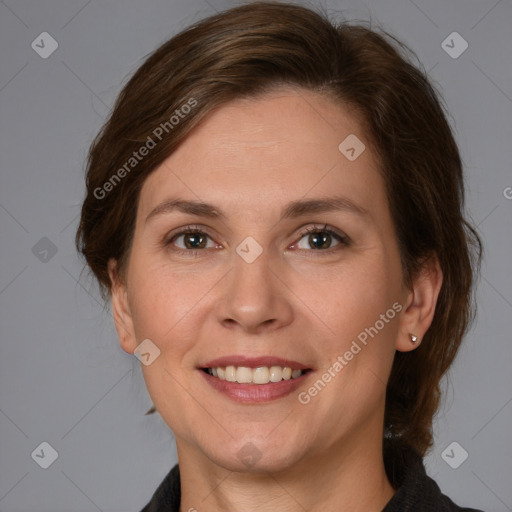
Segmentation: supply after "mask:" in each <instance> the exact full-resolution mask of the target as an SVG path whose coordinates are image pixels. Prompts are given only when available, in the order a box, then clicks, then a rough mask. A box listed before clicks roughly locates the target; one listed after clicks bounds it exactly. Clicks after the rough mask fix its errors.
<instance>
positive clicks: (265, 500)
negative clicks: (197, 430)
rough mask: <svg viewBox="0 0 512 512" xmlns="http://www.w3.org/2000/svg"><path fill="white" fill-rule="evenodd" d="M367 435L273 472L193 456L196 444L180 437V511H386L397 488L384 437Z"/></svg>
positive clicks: (346, 441)
mask: <svg viewBox="0 0 512 512" xmlns="http://www.w3.org/2000/svg"><path fill="white" fill-rule="evenodd" d="M359 437H360V438H361V436H359ZM362 439H363V441H364V442H359V443H357V444H356V443H355V442H354V441H355V440H354V439H343V440H342V441H340V443H339V444H338V445H333V446H329V448H328V449H326V450H325V452H324V453H316V454H315V456H305V457H303V458H302V459H301V460H299V461H297V462H295V463H294V464H293V465H292V466H291V467H289V468H286V470H281V471H275V472H272V473H270V472H254V471H247V472H233V471H229V470H226V469H224V468H221V467H220V466H218V465H217V464H215V463H213V462H212V461H211V460H209V459H206V457H204V455H201V456H199V457H194V456H190V455H192V454H191V452H190V450H189V448H190V447H186V448H185V450H184V449H183V448H184V446H183V443H178V460H179V464H180V475H181V492H182V497H181V507H180V512H187V511H189V510H194V509H195V510H197V511H198V512H203V511H208V512H217V511H219V512H220V511H225V510H244V512H266V511H274V510H281V511H283V512H303V511H304V510H308V511H310V512H317V511H318V512H319V511H322V512H323V511H325V510H340V511H345V510H346V511H351V512H363V511H364V512H372V511H375V512H380V511H381V510H382V509H383V508H384V506H385V505H386V503H387V502H388V501H389V500H390V499H391V497H392V496H393V494H394V490H393V488H392V486H391V484H390V482H389V480H388V478H387V476H386V472H385V469H384V461H383V456H382V440H381V439H379V438H377V439H376V441H375V442H373V443H372V442H368V438H366V439H364V436H363V437H362ZM180 444H181V447H180ZM180 448H181V449H180Z"/></svg>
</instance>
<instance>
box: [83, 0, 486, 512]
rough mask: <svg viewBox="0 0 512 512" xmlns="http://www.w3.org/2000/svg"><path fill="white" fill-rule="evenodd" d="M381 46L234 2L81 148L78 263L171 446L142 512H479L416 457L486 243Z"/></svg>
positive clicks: (372, 37)
mask: <svg viewBox="0 0 512 512" xmlns="http://www.w3.org/2000/svg"><path fill="white" fill-rule="evenodd" d="M394 43H396V41H394V42H393V41H392V38H391V36H387V35H380V34H378V33H377V32H374V31H372V30H369V29H367V28H364V27H362V26H350V25H348V24H341V25H334V24H332V23H331V22H329V21H328V20H327V19H325V18H324V17H322V16H320V15H318V14H315V13H314V12H312V11H311V10H308V9H306V8H304V7H300V6H296V5H290V4H280V3H273V2H261V3H260V2H257V3H252V4H249V5H245V6H241V7H236V8H234V9H231V10H229V11H225V12H223V13H220V14H217V15H215V16H212V17H211V18H209V19H206V20H204V21H202V22H199V23H198V24H196V25H195V26H193V27H191V28H189V29H187V30H185V31H183V32H182V33H180V34H178V35H176V36H175V37H173V38H172V39H171V40H170V41H168V42H166V43H165V44H164V45H163V46H161V47H160V48H159V49H158V50H157V51H156V52H155V53H153V54H152V55H151V56H150V57H149V58H148V59H147V61H146V62H145V63H144V64H143V65H142V66H141V67H140V69H139V70H138V71H137V72H136V73H135V75H134V76H133V78H132V79H131V80H130V81H129V82H128V84H127V85H126V86H125V87H124V89H123V91H122V92H121V94H120V96H119V98H118V100H117V102H116V104H115V107H114V109H113V112H112V114H111V117H110V119H109V120H108V122H107V123H106V125H105V126H104V128H103V130H102V132H101V133H100V134H99V135H98V136H97V138H96V140H95V141H94V143H93V145H92V147H91V150H90V155H89V160H88V174H87V196H86V198H85V201H84V204H83V209H82V217H81V223H80V227H79V230H78V233H77V246H78V248H79V250H80V251H81V252H82V254H83V255H84V256H85V258H86V261H87V263H88V265H89V266H90V268H91V269H92V271H93V273H94V274H95V276H96V278H97V279H98V281H99V283H100V285H101V287H102V290H103V293H104V297H105V298H110V299H111V301H112V310H113V316H114V322H115V325H116V329H117V332H118V336H119V340H120V343H121V346H122V347H123V349H124V350H125V351H127V352H129V353H133V354H136V355H137V357H138V358H139V359H140V360H141V362H142V363H143V365H142V370H143V374H144V379H145V382H146V385H147V387H148V391H149V393H150V396H151V398H152V400H153V403H154V404H155V408H153V409H152V411H154V410H155V409H156V410H157V411H158V412H159V414H160V415H161V416H162V418H163V419H164V420H165V421H166V423H167V424H168V425H169V427H170V428H171V429H172V431H173V432H174V435H175V438H176V444H177V453H178V462H179V466H178V465H176V466H175V467H174V468H173V469H172V470H171V471H170V472H169V474H168V475H167V477H166V478H165V480H164V481H163V482H162V484H161V485H160V487H159V488H158V489H157V491H156V492H155V494H154V496H153V497H152V499H151V501H150V503H148V505H147V506H146V507H145V508H144V511H146V512H155V511H164V510H165V511H167V510H169V511H178V510H181V511H185V510H188V511H191V510H197V511H203V510H205V511H220V510H243V511H251V510H258V511H259V512H261V511H263V510H290V511H295V510H297V511H299V510H310V511H315V510H329V511H330V510H350V511H365V512H368V511H380V510H384V511H386V512H390V511H398V510H414V511H427V510H428V511H456V510H457V511H458V510H471V509H462V508H459V507H458V506H457V505H455V504H454V503H453V502H452V501H451V500H450V499H449V498H447V497H446V496H444V495H443V494H442V493H441V491H440V489H439V487H438V486H437V484H436V483H435V482H434V481H433V480H432V479H430V478H429V477H428V476H427V475H426V473H425V470H424V466H423V463H422V457H423V456H424V454H425V453H426V451H427V450H428V448H429V447H430V446H431V445H432V418H433V415H434V413H435V411H436V410H437V407H438V404H439V400H440V395H439V382H440V379H441V377H442V376H443V375H444V374H445V372H446V371H447V370H448V368H449V367H450V365H451V363H452V362H453V359H454V357H455V355H456V353H457V350H458V348H459V345H460V343H461V341H462V338H463V335H464V334H465V332H466V330H467V328H468V325H469V323H470V321H471V319H472V302H471V291H472V285H473V282H474V275H475V273H476V272H477V271H478V266H479V263H480V240H479V238H478V235H477V234H476V232H475V231H474V229H473V228H472V227H471V226H470V225H469V224H468V223H467V221H466V220H465V218H464V212H463V210H464V186H463V175H462V167H461V160H460V156H459V152H458V149H457V146H456V144H455V141H454V138H453V135H452V133H451V131H450V128H449V125H448V123H447V121H446V118H445V114H444V111H443V108H442V106H441V103H440V100H439V98H438V95H437V94H436V92H435V91H434V89H433V88H432V86H431V85H430V84H429V82H428V80H427V78H426V77H425V75H424V74H423V73H422V72H420V71H419V70H418V69H417V68H416V67H414V66H413V65H412V64H410V63H409V62H408V60H407V59H406V57H405V56H404V55H402V53H403V52H402V51H401V50H400V49H399V46H400V45H398V46H397V45H396V44H394ZM402 49H403V48H402Z"/></svg>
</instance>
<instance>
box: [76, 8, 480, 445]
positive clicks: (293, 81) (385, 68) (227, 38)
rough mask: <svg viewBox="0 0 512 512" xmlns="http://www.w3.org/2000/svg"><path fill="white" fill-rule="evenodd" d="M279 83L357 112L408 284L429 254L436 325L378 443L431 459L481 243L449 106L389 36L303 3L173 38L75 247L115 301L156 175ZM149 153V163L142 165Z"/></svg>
mask: <svg viewBox="0 0 512 512" xmlns="http://www.w3.org/2000/svg"><path fill="white" fill-rule="evenodd" d="M283 85H290V86H293V87H299V88H304V89H306V90H310V91H314V92H317V93H320V94H323V95H325V96H326V97H329V98H331V99H332V100H333V101H334V102H338V103H339V104H340V105H348V106H350V107H351V108H353V109H355V111H356V112H357V115H358V118H359V120H360V122H361V124H362V126H363V127H364V132H363V133H364V135H365V137H366V140H368V141H369V142H370V143H371V148H372V150H373V151H374V153H375V157H376V159H377V161H378V162H379V169H378V170H379V172H380V173H381V174H382V177H383V179H384V183H385V187H386V194H387V200H388V204H389V208H390V212H391V216H392V219H393V223H394V227H395V231H396V233H397V239H398V245H399V250H400V257H401V265H402V273H403V280H404V283H406V284H407V285H408V286H410V285H411V284H412V280H413V278H414V277H415V276H416V275H417V273H418V272H419V271H420V270H421V269H422V267H423V265H424V264H425V262H426V261H427V260H428V259H429V258H430V257H431V256H432V255H434V254H435V255H436V256H437V258H438V260H439V264H440V267H441V270H442V273H443V284H442V287H441V291H440V294H439V297H438V302H437V307H436V310H435V315H434V318H433V321H432V324H431V326H430V328H429V329H428V331H427V332H426V334H425V336H424V338H423V340H422V343H421V345H420V346H419V347H418V348H417V349H416V350H413V351H410V352H398V351H397V352H396V354H395V357H394V361H393V366H392V370H391V375H390V378H389V381H388V383H387V392H386V408H385V417H384V429H383V439H384V438H393V439H395V440H398V441H399V442H400V443H405V444H407V445H409V446H411V447H412V448H413V449H415V450H416V451H417V452H418V453H420V454H422V455H424V454H425V453H426V451H427V450H428V449H429V447H431V446H432V444H433V437H432V423H433V418H434V415H435V413H436V411H437V409H438V407H439V405H440V398H441V383H442V377H443V375H444V374H445V373H446V371H447V370H448V368H449V367H450V365H451V364H452V362H453V360H454V358H455V356H456V354H457V351H458V349H459V347H460V344H461V342H462V339H463V337H464V335H465V333H466V332H467V330H468V328H469V326H470V324H471V321H472V320H473V318H474V314H475V306H474V283H475V280H476V277H477V274H478V271H479V268H480V263H481V257H482V245H481V241H480V238H479V236H478V233H477V232H476V230H475V228H474V227H472V225H471V223H470V222H469V221H468V220H467V217H466V214H465V206H464V180H463V167H462V161H461V157H460V154H459V151H458V148H457V144H456V142H455V139H454V135H453V133H452V130H451V128H450V125H449V122H448V112H447V109H446V108H445V106H444V102H443V100H442V96H441V94H440V93H439V91H437V89H436V88H435V87H434V85H433V83H432V81H431V80H430V79H429V78H428V76H427V73H426V72H425V71H424V70H423V68H422V66H421V65H420V64H419V63H418V61H417V58H416V57H415V54H414V53H413V52H412V51H411V50H410V49H409V48H407V46H406V45H405V44H403V43H402V42H400V41H399V40H398V39H397V38H396V37H395V36H393V35H391V34H390V33H389V32H387V31H385V30H383V29H381V28H378V27H372V23H365V22H358V23H354V22H350V21H347V20H341V21H333V20H330V19H329V16H327V15H326V14H325V13H319V12H316V11H314V10H311V9H309V8H306V7H304V6H300V5H295V4H289V3H286V4H285V3H279V2H252V3H249V4H247V5H241V6H238V7H235V8H232V9H229V10H226V11H223V12H220V13H218V14H215V15H213V16H211V17H209V18H206V19H204V20H200V21H198V22H196V23H194V24H193V25H191V26H190V27H188V28H186V29H185V30H183V31H181V32H180V33H178V34H177V35H175V36H174V37H172V38H171V39H170V40H169V41H167V42H165V43H164V44H163V45H162V46H160V47H159V48H158V49H156V50H155V51H154V52H153V53H152V54H151V55H150V56H149V57H148V58H147V59H146V60H145V61H144V62H143V64H142V65H141V66H140V67H139V68H138V69H137V71H136V72H135V73H134V74H133V76H132V77H131V78H130V79H129V81H128V82H127V83H126V85H125V86H124V87H123V89H122V91H121V92H120V94H119V96H118V98H117V100H116V102H115V105H114V107H113V109H112V111H111V114H110V116H109V118H108V120H107V121H106V123H105V124H104V126H103V128H102V129H101V131H100V132H99V133H98V135H97V136H96V137H95V139H94V141H93V143H92V145H91V147H90V150H89V155H88V159H87V169H86V197H85V199H84V202H83V205H82V210H81V219H80V224H79V227H78V230H77V233H76V246H77V249H78V251H79V252H80V253H81V254H82V255H83V256H84V258H85V260H86V263H87V265H88V266H89V268H90V269H91V270H92V272H93V274H94V276H95V278H96V279H97V281H98V282H99V285H100V289H101V293H102V296H103V298H104V299H105V300H106V301H107V300H108V298H109V295H110V291H111V282H110V278H109V274H108V261H109V259H110V258H114V259H115V260H117V263H118V269H119V275H120V276H121V277H122V275H123V272H124V270H125V268H126V262H127V259H128V258H129V253H130V247H131V243H132V238H133V232H134V227H135V218H136V212H137V204H138V198H139V192H140V189H141V186H142V184H143V182H144V180H145V179H146V178H147V177H148V175H149V174H150V173H151V172H152V171H153V170H154V169H155V168H156V167H158V165H159V164H161V163H162V162H163V161H164V160H165V159H166V158H168V157H169V156H170V155H171V154H172V153H173V151H174V150H175V149H176V148H177V147H178V146H179V145H180V143H181V142H182V141H183V140H184V138H185V137H186V136H187V135H188V134H190V133H191V131H192V130H193V129H194V127H196V126H197V125H198V124H199V123H200V122H201V120H202V119H203V118H204V117H205V116H206V115H207V114H208V113H209V112H211V111H212V110H213V109H215V108H217V107H219V106H221V105H223V104H225V103H227V102H229V101H230V100H233V99H237V98H247V97H258V96H259V95H264V94H265V93H266V92H268V91H270V90H271V89H274V88H276V87H279V86H283ZM178 118H179V120H178V121H177V119H178ZM150 139H151V141H152V142H153V143H154V144H153V145H151V144H150V143H149V140H150ZM143 145H146V147H148V148H149V149H148V151H144V153H145V156H144V158H137V159H134V156H133V154H134V152H138V151H139V149H140V148H141V147H142V146H143ZM132 159H133V160H132ZM128 162H129V165H127V163H128ZM153 411H154V408H153Z"/></svg>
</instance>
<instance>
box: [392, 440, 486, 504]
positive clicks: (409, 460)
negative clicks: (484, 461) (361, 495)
mask: <svg viewBox="0 0 512 512" xmlns="http://www.w3.org/2000/svg"><path fill="white" fill-rule="evenodd" d="M384 462H385V466H386V472H387V475H388V478H389V480H390V482H391V485H393V487H394V488H395V489H396V492H395V494H394V496H393V497H392V498H391V500H390V501H389V502H388V504H387V505H386V507H385V508H384V509H383V511H382V512H483V511H482V510H477V509H473V508H463V507H459V506H458V505H456V504H455V503H454V502H453V501H452V500H451V499H450V498H449V497H448V496H446V495H444V494H443V493H442V492H441V489H440V488H439V486H438V485H437V483H436V482H435V481H434V480H433V479H432V478H430V477H429V476H428V475H427V473H426V471H425V466H424V464H423V459H422V458H421V456H420V455H419V454H418V453H416V452H415V451H414V450H413V449H412V448H410V447H408V446H404V445H401V444H399V443H397V442H396V441H389V440H387V439H386V440H385V441H384Z"/></svg>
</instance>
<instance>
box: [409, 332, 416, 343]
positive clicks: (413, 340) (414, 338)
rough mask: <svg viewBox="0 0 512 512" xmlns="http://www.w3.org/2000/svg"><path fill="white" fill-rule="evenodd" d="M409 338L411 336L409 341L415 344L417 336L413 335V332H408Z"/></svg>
mask: <svg viewBox="0 0 512 512" xmlns="http://www.w3.org/2000/svg"><path fill="white" fill-rule="evenodd" d="M409 338H411V342H412V343H413V344H416V343H417V342H418V336H414V334H412V333H409Z"/></svg>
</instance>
